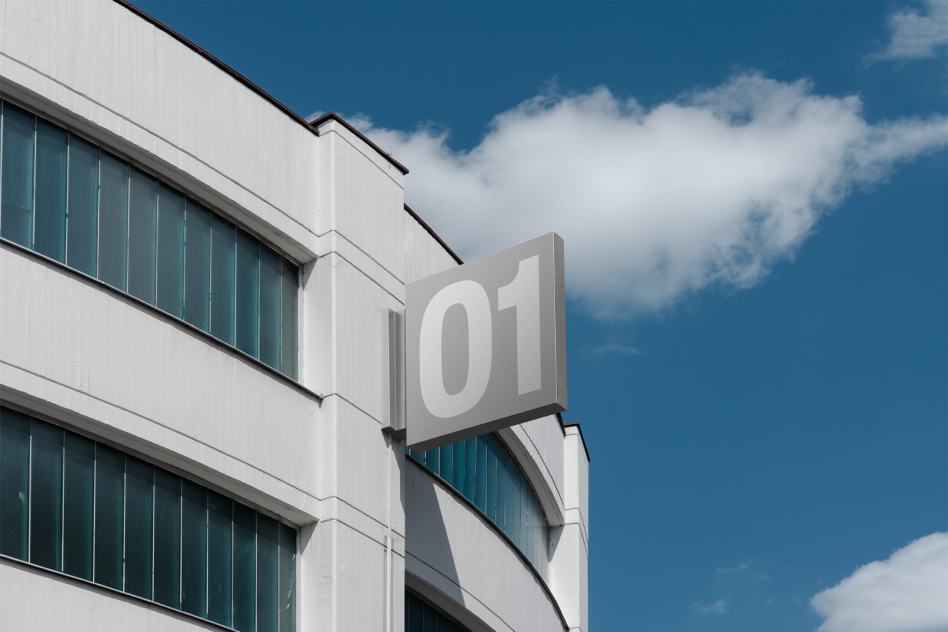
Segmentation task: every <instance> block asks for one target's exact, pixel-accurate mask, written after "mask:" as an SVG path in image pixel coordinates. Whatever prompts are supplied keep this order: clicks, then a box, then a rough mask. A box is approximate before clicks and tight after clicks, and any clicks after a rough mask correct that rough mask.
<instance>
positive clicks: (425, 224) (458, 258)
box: [404, 204, 464, 266]
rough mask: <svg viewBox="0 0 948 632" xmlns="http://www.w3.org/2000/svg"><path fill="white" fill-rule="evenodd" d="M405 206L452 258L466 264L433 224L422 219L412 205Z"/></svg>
mask: <svg viewBox="0 0 948 632" xmlns="http://www.w3.org/2000/svg"><path fill="white" fill-rule="evenodd" d="M404 207H405V211H407V212H408V214H409V215H411V216H412V217H414V218H415V221H416V222H418V223H419V224H421V227H422V228H424V229H425V230H426V231H428V234H429V235H431V236H432V237H434V238H435V241H437V242H438V243H439V244H441V247H442V248H444V249H445V251H446V252H447V253H448V254H449V255H451V258H452V259H454V260H455V261H457V262H458V265H459V266H461V265H464V262H463V261H461V257H459V256H457V254H455V252H454V251H453V250H451V247H450V246H449V245H448V244H446V243H445V242H444V240H443V239H441V237H439V236H438V233H436V232H434V229H433V228H432V227H431V226H428V224H427V223H425V220H423V219H421V217H419V216H418V213H416V212H415V211H413V210H411V207H410V206H408V205H407V204H405V205H404Z"/></svg>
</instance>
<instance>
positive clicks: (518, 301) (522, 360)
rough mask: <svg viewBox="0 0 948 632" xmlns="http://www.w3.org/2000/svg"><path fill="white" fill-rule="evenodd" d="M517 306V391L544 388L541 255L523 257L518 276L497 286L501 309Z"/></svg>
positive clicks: (528, 391)
mask: <svg viewBox="0 0 948 632" xmlns="http://www.w3.org/2000/svg"><path fill="white" fill-rule="evenodd" d="M509 307H516V308H517V394H518V395H523V394H524V393H530V392H532V391H536V390H539V388H540V377H541V375H540V256H539V255H534V256H532V257H530V258H529V259H523V260H522V261H521V262H520V267H519V269H518V270H517V276H516V277H514V280H513V281H512V282H511V283H510V284H509V285H505V286H504V287H502V288H500V289H498V290H497V309H498V310H502V309H507V308H509Z"/></svg>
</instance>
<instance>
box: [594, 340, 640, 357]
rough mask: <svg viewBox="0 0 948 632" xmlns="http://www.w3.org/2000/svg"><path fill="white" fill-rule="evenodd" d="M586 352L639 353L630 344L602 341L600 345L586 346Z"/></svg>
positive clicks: (601, 353) (597, 353)
mask: <svg viewBox="0 0 948 632" xmlns="http://www.w3.org/2000/svg"><path fill="white" fill-rule="evenodd" d="M586 353H588V354H589V355H594V356H598V355H606V354H608V353H617V354H619V355H639V353H640V352H639V350H638V348H636V347H633V346H632V345H629V344H625V343H622V342H604V343H602V344H601V345H596V346H594V347H591V348H588V349H587V350H586Z"/></svg>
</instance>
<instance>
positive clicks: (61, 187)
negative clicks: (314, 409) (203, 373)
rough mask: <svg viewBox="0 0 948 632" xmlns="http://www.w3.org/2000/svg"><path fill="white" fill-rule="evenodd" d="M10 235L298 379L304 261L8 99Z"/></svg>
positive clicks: (1, 139)
mask: <svg viewBox="0 0 948 632" xmlns="http://www.w3.org/2000/svg"><path fill="white" fill-rule="evenodd" d="M0 149H2V154H0V171H2V175H0V237H2V238H3V239H7V240H9V241H12V242H14V243H17V244H19V245H21V246H23V247H25V248H29V249H31V250H34V251H36V252H38V253H40V254H42V255H45V256H47V257H49V258H51V259H54V260H56V261H58V262H60V263H64V264H66V265H67V266H69V267H71V268H74V269H76V270H79V271H80V272H83V273H85V274H88V275H89V276H92V277H95V278H97V279H99V280H101V281H103V282H105V283H108V284H109V285H111V286H112V287H114V288H116V289H118V290H121V291H122V292H126V293H128V294H131V295H132V296H134V297H136V298H138V299H141V300H142V301H145V302H146V303H148V304H150V305H154V306H156V307H157V308H158V309H161V310H163V311H165V312H167V313H168V314H171V315H172V316H174V317H175V318H180V319H182V320H184V321H186V322H188V323H190V324H191V325H194V326H195V327H197V328H198V329H201V330H202V331H206V332H208V333H209V334H211V335H212V336H214V337H215V338H217V339H219V340H221V341H222V342H225V343H227V344H228V345H231V346H234V347H237V348H238V349H240V350H241V351H243V352H244V353H247V354H248V355H250V356H252V357H254V358H257V359H258V360H260V361H261V362H263V363H264V364H266V365H268V366H270V367H272V368H274V369H276V370H277V371H280V372H282V373H283V374H285V375H287V376H288V377H290V378H292V379H297V367H298V360H297V355H298V337H299V332H298V329H299V327H298V313H299V297H298V293H299V266H297V265H296V264H295V263H293V262H292V261H290V260H289V259H287V258H286V257H283V256H282V255H280V253H278V252H277V251H275V250H273V249H272V248H270V247H269V246H267V245H266V244H264V243H263V242H262V241H260V240H259V239H257V238H256V237H254V236H253V235H251V234H249V233H247V232H245V231H243V230H241V229H239V228H237V227H236V226H235V225H234V224H232V223H230V222H229V221H227V220H226V219H225V218H224V217H222V216H221V215H218V214H217V213H214V212H212V211H211V210H210V209H208V208H206V207H205V206H203V205H202V204H201V203H199V202H198V201H197V200H194V199H193V198H190V197H188V196H186V195H185V194H183V193H181V192H179V191H177V190H176V189H174V188H173V187H172V186H170V185H169V184H168V183H166V182H162V181H160V180H159V179H158V178H155V177H153V176H151V175H149V174H147V173H145V172H144V171H142V170H140V169H138V168H137V167H135V166H134V165H131V164H129V163H128V162H126V161H124V160H122V159H121V158H118V157H116V156H113V155H112V154H110V153H109V152H108V151H106V150H105V149H103V148H101V147H98V146H96V145H93V144H91V143H89V142H87V141H85V140H83V139H82V138H79V137H78V136H76V135H75V134H73V133H71V132H68V131H66V130H64V129H62V128H60V127H58V126H56V125H54V124H52V123H50V122H48V121H46V120H44V119H42V118H40V117H37V116H35V115H34V114H33V113H31V112H28V111H26V110H24V109H22V108H20V107H17V106H15V105H13V104H11V103H9V102H7V101H3V102H2V126H0Z"/></svg>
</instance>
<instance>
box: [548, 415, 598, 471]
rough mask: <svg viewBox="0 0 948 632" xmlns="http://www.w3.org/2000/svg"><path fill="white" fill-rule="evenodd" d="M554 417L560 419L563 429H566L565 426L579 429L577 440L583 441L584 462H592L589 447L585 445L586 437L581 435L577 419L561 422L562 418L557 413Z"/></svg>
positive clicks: (581, 428) (581, 431) (581, 430)
mask: <svg viewBox="0 0 948 632" xmlns="http://www.w3.org/2000/svg"><path fill="white" fill-rule="evenodd" d="M556 418H557V419H559V420H560V424H561V425H562V426H563V431H564V432H565V431H566V428H576V430H578V431H579V440H580V441H582V442H583V450H585V451H586V462H587V463H592V459H590V458H589V448H588V447H587V446H586V437H584V436H583V427H582V426H580V425H579V422H578V421H572V422H570V423H563V418H562V417H561V416H560V414H559V413H557V414H556Z"/></svg>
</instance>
